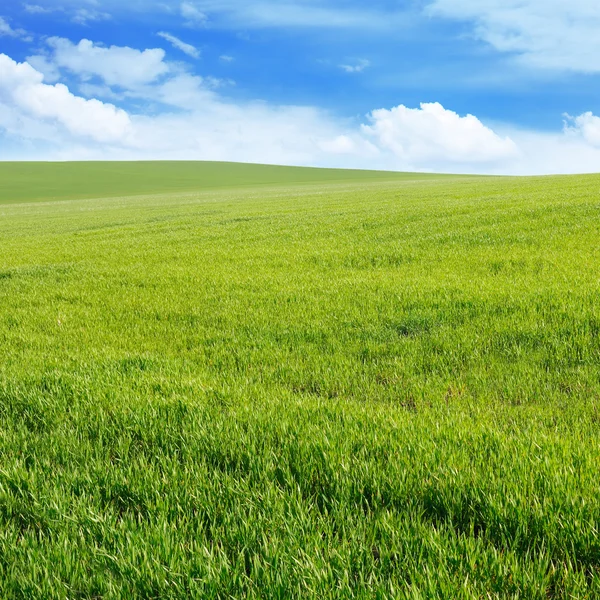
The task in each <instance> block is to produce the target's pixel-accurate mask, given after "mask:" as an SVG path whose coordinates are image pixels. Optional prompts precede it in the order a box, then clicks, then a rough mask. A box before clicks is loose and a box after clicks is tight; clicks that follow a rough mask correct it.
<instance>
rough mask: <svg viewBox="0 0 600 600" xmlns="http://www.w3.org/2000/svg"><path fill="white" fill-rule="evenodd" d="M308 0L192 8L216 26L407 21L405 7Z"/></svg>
mask: <svg viewBox="0 0 600 600" xmlns="http://www.w3.org/2000/svg"><path fill="white" fill-rule="evenodd" d="M331 4H332V3H329V2H325V3H317V2H314V1H311V0H259V1H257V2H248V1H247V0H197V1H196V3H195V5H194V6H195V8H196V9H197V10H199V11H201V12H202V14H204V15H208V16H210V17H211V20H212V21H213V22H215V23H216V24H217V25H226V26H233V27H243V28H270V27H293V28H320V29H341V28H351V29H362V30H373V29H393V28H395V27H398V26H399V25H401V24H406V23H408V14H409V12H408V11H407V10H397V9H394V10H383V9H376V8H358V7H357V6H356V5H355V6H354V7H352V6H348V5H346V6H343V7H342V6H337V7H336V6H332V5H331Z"/></svg>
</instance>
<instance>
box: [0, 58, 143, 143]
mask: <svg viewBox="0 0 600 600" xmlns="http://www.w3.org/2000/svg"><path fill="white" fill-rule="evenodd" d="M0 103H2V104H3V105H5V106H7V107H8V108H9V109H10V112H11V114H12V118H13V123H12V125H13V127H15V128H17V130H18V127H19V120H20V118H21V117H22V118H24V119H25V120H27V121H29V122H31V121H32V120H33V121H37V122H38V123H39V124H40V126H41V127H40V129H41V130H42V131H44V130H47V127H45V126H46V125H48V124H49V125H50V126H51V127H58V128H59V129H63V130H65V131H66V132H68V134H70V135H71V136H74V137H76V138H89V139H90V140H93V141H95V142H98V143H104V144H111V143H125V142H126V140H127V138H128V137H129V136H130V135H131V122H130V119H129V116H128V115H127V113H126V112H125V111H123V110H120V109H118V108H116V107H115V106H113V105H111V104H104V103H102V102H100V101H99V100H95V99H93V100H85V99H84V98H80V97H78V96H74V95H73V94H71V92H70V91H69V90H68V88H67V87H66V86H64V85H62V84H60V83H59V84H56V85H47V84H45V83H43V75H42V74H41V73H38V72H37V71H36V70H35V69H34V68H33V67H31V66H30V65H29V64H27V63H20V64H19V63H17V62H15V61H14V60H12V59H11V58H10V57H8V56H6V55H5V54H0ZM4 128H5V129H9V130H10V128H11V127H10V123H9V124H7V123H6V122H5V123H4ZM13 133H14V132H13Z"/></svg>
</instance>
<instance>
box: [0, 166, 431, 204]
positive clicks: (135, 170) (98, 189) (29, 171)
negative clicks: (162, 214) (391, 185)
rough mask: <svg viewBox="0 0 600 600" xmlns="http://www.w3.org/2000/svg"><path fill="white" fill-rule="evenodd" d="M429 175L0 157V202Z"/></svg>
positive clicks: (109, 196) (392, 178)
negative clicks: (18, 160) (9, 159)
mask: <svg viewBox="0 0 600 600" xmlns="http://www.w3.org/2000/svg"><path fill="white" fill-rule="evenodd" d="M431 177H439V176H432V175H424V174H416V173H389V172H385V171H348V170H340V169H308V168H299V167H277V166H268V165H248V164H240V163H222V162H221V163H218V162H113V163H109V162H81V163H68V162H66V163H35V162H31V163H27V162H24V163H10V162H0V204H14V203H19V202H39V201H52V200H77V199H83V198H114V197H117V196H133V195H143V194H146V195H147V194H152V195H156V194H169V193H178V192H179V193H181V192H197V191H200V190H214V189H227V188H229V189H233V188H250V187H258V186H265V185H267V186H269V185H295V184H321V183H336V182H337V183H350V182H368V181H400V180H405V179H411V180H415V179H417V180H419V179H429V178H431Z"/></svg>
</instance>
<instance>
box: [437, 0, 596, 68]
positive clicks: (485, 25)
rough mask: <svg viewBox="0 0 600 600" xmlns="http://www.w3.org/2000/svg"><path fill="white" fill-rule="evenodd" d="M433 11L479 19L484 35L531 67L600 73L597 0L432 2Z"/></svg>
mask: <svg viewBox="0 0 600 600" xmlns="http://www.w3.org/2000/svg"><path fill="white" fill-rule="evenodd" d="M428 11H429V13H430V14H433V15H436V16H441V17H445V18H452V19H457V20H462V21H466V22H472V23H474V25H475V29H474V32H475V34H476V35H477V36H478V37H479V38H480V39H482V40H484V41H486V42H488V43H489V44H491V45H492V46H493V47H494V48H496V49H497V50H499V51H501V52H508V53H512V54H516V55H517V56H518V57H519V58H520V60H522V61H524V62H525V63H527V64H528V65H530V66H535V67H543V68H549V69H561V70H570V71H578V72H584V73H586V72H587V73H598V72H600V61H599V60H598V55H599V54H600V35H598V31H599V30H600V3H599V2H598V0H569V1H566V0H433V2H432V3H431V4H430V5H429V8H428Z"/></svg>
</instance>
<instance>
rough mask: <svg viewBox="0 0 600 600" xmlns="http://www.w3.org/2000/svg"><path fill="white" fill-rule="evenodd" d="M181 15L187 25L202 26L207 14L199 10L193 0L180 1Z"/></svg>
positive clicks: (206, 19) (205, 21)
mask: <svg viewBox="0 0 600 600" xmlns="http://www.w3.org/2000/svg"><path fill="white" fill-rule="evenodd" d="M180 10H181V16H182V17H183V18H184V19H185V21H186V25H187V26H188V27H204V26H205V25H206V23H207V21H208V16H207V15H206V13H204V12H203V11H202V10H200V9H199V8H198V7H197V6H196V4H194V3H193V2H182V3H181V7H180Z"/></svg>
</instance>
